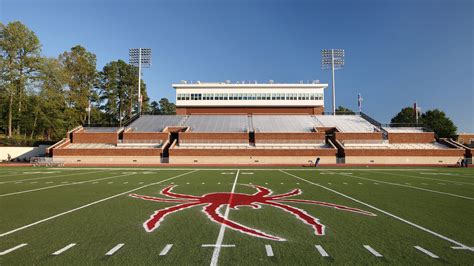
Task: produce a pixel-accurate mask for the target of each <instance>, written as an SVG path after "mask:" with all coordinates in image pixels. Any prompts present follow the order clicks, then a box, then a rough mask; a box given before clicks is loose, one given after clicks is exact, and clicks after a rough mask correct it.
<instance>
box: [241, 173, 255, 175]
mask: <svg viewBox="0 0 474 266" xmlns="http://www.w3.org/2000/svg"><path fill="white" fill-rule="evenodd" d="M242 174H243V175H253V173H242Z"/></svg>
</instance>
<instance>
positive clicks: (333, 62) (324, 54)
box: [321, 49, 344, 115]
mask: <svg viewBox="0 0 474 266" xmlns="http://www.w3.org/2000/svg"><path fill="white" fill-rule="evenodd" d="M343 66H344V49H323V50H321V68H322V69H331V70H332V113H333V115H336V79H335V76H334V70H337V69H341V68H342V67H343Z"/></svg>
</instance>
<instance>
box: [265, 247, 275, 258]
mask: <svg viewBox="0 0 474 266" xmlns="http://www.w3.org/2000/svg"><path fill="white" fill-rule="evenodd" d="M265 251H266V252H267V257H273V255H274V254H273V249H272V246H270V245H265Z"/></svg>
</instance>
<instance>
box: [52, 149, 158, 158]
mask: <svg viewBox="0 0 474 266" xmlns="http://www.w3.org/2000/svg"><path fill="white" fill-rule="evenodd" d="M161 153H162V150H161V149H55V150H54V156H160V155H161Z"/></svg>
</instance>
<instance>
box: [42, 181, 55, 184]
mask: <svg viewBox="0 0 474 266" xmlns="http://www.w3.org/2000/svg"><path fill="white" fill-rule="evenodd" d="M44 183H45V184H52V183H54V182H53V181H49V182H44Z"/></svg>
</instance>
